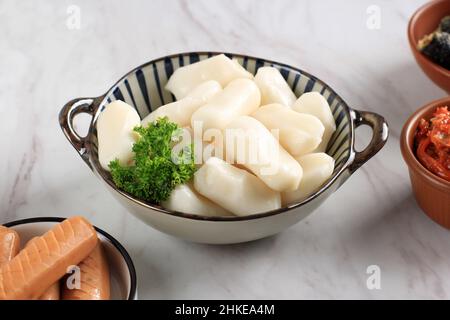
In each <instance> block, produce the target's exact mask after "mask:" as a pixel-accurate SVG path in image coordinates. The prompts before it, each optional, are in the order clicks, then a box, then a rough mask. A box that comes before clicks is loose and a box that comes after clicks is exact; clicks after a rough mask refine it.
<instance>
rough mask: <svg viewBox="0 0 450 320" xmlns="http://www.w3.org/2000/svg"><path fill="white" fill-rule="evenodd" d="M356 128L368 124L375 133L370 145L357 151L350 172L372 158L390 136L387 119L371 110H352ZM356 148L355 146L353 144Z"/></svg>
mask: <svg viewBox="0 0 450 320" xmlns="http://www.w3.org/2000/svg"><path fill="white" fill-rule="evenodd" d="M352 118H353V124H354V128H355V129H356V128H357V127H359V126H361V125H368V126H370V127H371V128H372V131H373V135H372V140H370V142H369V145H368V146H367V147H366V148H365V149H364V150H362V151H359V152H357V151H355V159H354V160H353V163H352V164H351V165H350V167H349V169H350V172H351V173H353V172H355V171H356V170H357V169H358V168H359V167H361V166H362V165H363V164H364V163H365V162H366V161H367V160H369V159H370V158H372V157H373V156H374V155H375V154H376V153H377V152H378V151H380V150H381V148H383V146H384V145H385V144H386V142H387V140H388V137H389V127H388V124H387V122H386V120H385V119H384V118H383V117H382V116H380V115H379V114H376V113H373V112H369V111H359V110H352ZM352 148H353V149H354V146H352Z"/></svg>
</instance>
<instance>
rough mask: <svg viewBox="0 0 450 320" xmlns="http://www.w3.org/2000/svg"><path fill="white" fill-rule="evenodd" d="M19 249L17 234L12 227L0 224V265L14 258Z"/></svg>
mask: <svg viewBox="0 0 450 320" xmlns="http://www.w3.org/2000/svg"><path fill="white" fill-rule="evenodd" d="M19 249H20V238H19V234H18V233H17V232H16V231H14V230H12V229H9V228H6V227H4V226H0V266H1V265H3V264H4V263H6V262H8V261H10V260H11V259H12V258H14V257H15V255H16V254H17V253H18V252H19Z"/></svg>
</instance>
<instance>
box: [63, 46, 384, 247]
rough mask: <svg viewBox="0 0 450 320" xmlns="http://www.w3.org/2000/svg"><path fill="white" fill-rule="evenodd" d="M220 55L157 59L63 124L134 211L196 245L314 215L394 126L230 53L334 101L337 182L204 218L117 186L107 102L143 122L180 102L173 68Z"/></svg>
mask: <svg viewBox="0 0 450 320" xmlns="http://www.w3.org/2000/svg"><path fill="white" fill-rule="evenodd" d="M215 54H217V53H213V52H192V53H183V54H176V55H171V56H167V57H163V58H159V59H156V60H153V61H150V62H148V63H145V64H143V65H141V66H139V67H137V68H135V69H133V70H132V71H130V72H129V73H127V74H126V75H125V76H124V77H122V78H121V79H120V80H119V81H118V82H116V84H114V86H113V87H112V88H111V89H109V90H108V92H106V93H105V94H104V95H102V96H100V97H96V98H78V99H74V100H72V101H70V102H68V103H67V104H66V105H65V106H64V107H63V109H62V110H61V112H60V116H59V121H60V125H61V128H62V130H63V132H64V134H65V135H66V137H67V139H68V140H69V141H70V143H71V144H72V145H73V146H74V148H75V149H76V150H77V152H78V153H79V154H80V156H81V157H82V159H83V160H84V161H85V162H86V163H87V165H88V166H89V167H90V168H91V170H92V171H93V172H94V173H95V174H96V175H97V176H98V177H99V178H100V180H101V181H103V182H104V184H105V186H106V187H107V188H108V190H109V191H110V192H111V193H112V194H113V195H114V196H115V197H116V199H118V201H119V202H120V203H122V205H124V206H125V207H126V208H127V209H128V211H129V212H131V213H132V214H134V215H135V216H136V217H138V218H139V219H141V220H142V221H144V222H145V223H147V224H149V225H151V226H153V227H155V228H156V229H158V230H160V231H162V232H165V233H168V234H171V235H174V236H177V237H180V238H183V239H186V240H189V241H194V242H202V243H211V244H225V243H238V242H245V241H251V240H255V239H260V238H264V237H267V236H270V235H273V234H276V233H278V232H280V231H282V230H284V229H285V228H287V227H289V226H291V225H293V224H295V223H296V222H298V221H300V220H301V219H303V218H305V217H306V216H307V215H308V214H310V213H311V212H312V211H313V210H314V209H315V208H317V207H318V206H319V205H320V204H321V203H322V202H323V201H324V200H325V199H326V198H327V197H328V196H329V195H330V194H332V193H333V192H334V191H336V190H337V189H338V188H339V186H341V185H342V184H343V183H344V182H345V181H346V180H347V179H348V178H349V177H350V175H352V174H353V173H354V172H355V171H356V170H357V169H358V168H359V167H360V166H361V165H362V164H364V163H365V162H366V161H367V160H369V159H370V158H371V157H372V156H373V155H375V154H376V153H377V152H378V151H379V150H380V149H381V148H382V147H383V146H384V144H385V143H386V141H387V138H388V126H387V123H386V122H385V120H384V119H383V117H381V116H380V115H377V114H375V113H372V112H367V111H358V110H354V109H351V108H350V107H349V106H348V105H347V104H346V103H345V101H344V100H343V99H342V98H341V97H340V96H338V95H337V94H336V92H335V91H334V90H333V89H332V88H331V87H329V86H328V85H327V84H326V83H325V82H323V81H322V80H320V79H318V78H316V77H314V76H313V75H311V74H309V73H307V72H304V71H302V70H300V69H297V68H294V67H291V66H288V65H285V64H282V63H278V62H274V61H268V60H264V59H259V58H254V57H249V56H244V55H238V54H226V55H227V56H228V57H230V58H235V59H237V60H238V61H239V62H240V63H241V65H242V66H244V68H245V69H247V70H248V71H249V72H251V73H253V74H255V73H256V70H258V68H259V67H262V66H273V67H275V68H278V69H279V70H280V72H281V74H282V75H283V77H284V78H285V79H286V81H287V82H288V84H289V85H290V86H291V88H292V90H293V91H294V93H295V94H296V96H300V95H301V94H303V93H304V92H310V91H317V92H320V93H321V94H322V95H323V96H324V97H325V98H326V99H327V100H328V103H329V104H330V107H331V109H332V112H333V116H334V118H335V121H336V126H337V130H336V132H335V133H334V135H333V136H332V138H331V140H330V143H329V145H328V147H327V153H328V154H329V155H330V156H332V157H333V158H334V159H335V161H336V165H335V170H334V173H333V175H332V177H331V178H330V179H329V180H328V181H327V182H326V183H325V184H324V185H323V186H322V187H321V188H320V190H318V191H317V192H316V193H314V194H313V195H311V196H310V197H309V198H307V199H305V200H304V201H302V202H300V203H296V204H292V205H289V206H287V207H284V208H281V209H278V210H274V211H270V212H264V213H260V214H255V215H251V216H245V217H205V216H198V215H193V214H187V213H183V212H176V211H170V210H166V209H164V208H162V207H161V206H159V205H156V204H153V203H149V202H145V201H142V200H139V199H136V198H134V197H133V196H131V195H130V194H127V193H126V192H124V191H121V190H119V189H117V188H116V186H115V185H114V182H113V181H112V179H111V176H110V174H109V173H108V172H106V171H105V170H103V169H102V168H101V166H100V163H99V161H98V154H97V132H96V122H97V119H98V116H99V114H100V113H101V112H102V111H103V109H104V108H105V106H106V105H107V104H108V103H110V102H112V101H114V100H122V101H125V102H126V103H128V104H130V105H131V106H133V107H134V108H135V109H136V111H137V112H138V113H139V115H140V116H141V118H144V117H145V116H146V115H147V114H148V113H150V112H151V111H153V110H155V109H157V108H158V107H160V106H162V105H164V104H167V103H170V102H172V101H174V100H175V98H174V96H173V95H172V94H170V93H169V92H168V91H166V90H164V87H165V85H166V83H167V80H168V79H169V77H170V76H171V75H172V73H173V72H174V70H176V69H177V68H179V67H181V66H184V65H187V64H192V63H195V62H197V61H199V60H203V59H206V58H208V57H211V56H213V55H215ZM80 113H87V114H89V115H91V116H92V121H91V125H90V129H89V133H88V135H87V136H86V137H84V138H82V137H80V136H79V135H78V134H77V133H76V132H75V130H74V128H73V119H74V117H75V116H76V115H77V114H80ZM363 124H364V125H369V126H370V127H372V129H373V136H372V140H371V142H370V143H369V145H368V146H367V147H366V149H364V150H363V151H360V152H356V151H355V149H354V141H355V128H356V127H358V126H360V125H363Z"/></svg>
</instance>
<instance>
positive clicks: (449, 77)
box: [408, 0, 450, 93]
mask: <svg viewBox="0 0 450 320" xmlns="http://www.w3.org/2000/svg"><path fill="white" fill-rule="evenodd" d="M447 15H450V1H449V0H435V1H429V2H427V3H426V4H425V5H424V6H422V7H421V8H419V9H418V10H417V11H416V12H415V13H414V15H413V16H412V17H411V19H410V21H409V25H408V40H409V45H410V47H411V50H412V52H413V54H414V57H415V58H416V61H417V63H418V64H419V66H420V67H421V68H422V70H423V72H425V74H426V75H427V76H428V77H429V78H430V79H431V80H432V81H433V82H434V83H435V84H437V85H438V86H439V87H441V88H442V89H444V90H445V91H447V92H448V93H450V70H447V69H445V68H444V67H441V66H440V65H438V64H436V63H434V62H433V61H431V60H430V59H428V57H426V56H425V55H424V54H422V52H420V50H419V49H417V43H418V42H419V40H420V39H422V38H423V37H424V36H426V35H427V34H430V33H432V32H433V31H435V30H436V29H437V27H438V26H439V23H440V21H441V19H442V18H443V17H445V16H447Z"/></svg>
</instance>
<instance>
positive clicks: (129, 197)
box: [86, 51, 356, 222]
mask: <svg viewBox="0 0 450 320" xmlns="http://www.w3.org/2000/svg"><path fill="white" fill-rule="evenodd" d="M191 54H197V55H212V56H214V55H218V54H225V55H231V56H233V58H242V59H244V58H247V59H251V60H255V61H258V60H260V61H264V62H266V63H269V64H275V65H277V66H280V67H284V68H287V69H291V70H293V71H295V72H299V73H301V74H302V75H304V76H306V77H308V78H310V79H313V80H314V81H315V82H317V83H319V84H320V85H322V86H324V87H326V88H327V89H328V90H329V91H330V92H331V94H333V95H335V97H337V98H338V99H340V101H341V102H342V106H343V109H344V112H345V113H346V114H347V116H348V118H349V130H350V150H349V155H348V157H347V159H346V161H345V163H343V164H342V168H341V169H340V170H339V171H338V172H336V173H334V174H333V176H332V177H331V178H329V179H328V180H327V181H326V183H324V184H323V185H322V186H321V188H320V189H319V190H317V191H316V192H315V193H313V194H312V195H310V196H309V197H308V198H306V199H304V200H302V201H301V202H296V203H293V204H289V205H288V206H284V207H281V208H279V209H275V210H270V211H265V212H262V213H256V214H250V215H247V216H202V215H197V214H191V213H185V212H180V211H175V210H169V209H165V208H163V207H162V206H159V205H155V204H152V203H150V202H147V201H144V200H140V199H137V198H135V197H133V196H132V195H130V194H128V193H127V192H125V191H123V190H120V189H119V188H117V187H116V186H115V184H114V183H113V182H112V180H111V179H106V178H105V177H104V174H105V173H104V170H103V169H102V168H101V166H100V164H99V162H98V159H94V158H93V156H92V152H91V149H92V137H93V135H94V128H95V126H94V125H93V124H94V123H96V121H97V118H98V115H99V114H100V112H98V110H96V111H95V114H94V115H93V118H92V122H91V125H90V128H89V132H88V135H87V136H86V151H87V154H88V156H89V162H90V163H91V165H92V167H91V169H92V170H93V171H94V173H95V174H96V175H99V176H100V178H101V180H102V181H104V182H105V183H106V184H107V185H108V186H109V187H110V188H112V189H113V190H114V191H116V192H117V193H118V194H119V195H121V196H123V197H125V198H126V199H127V200H130V201H132V202H134V203H136V204H137V205H140V206H143V207H144V208H145V209H149V210H154V211H157V212H159V213H164V214H168V215H171V216H175V217H178V218H185V219H191V220H200V221H209V222H235V221H248V220H256V219H262V218H266V217H270V216H275V215H278V214H281V213H284V212H287V211H291V210H293V209H296V208H298V207H300V206H303V205H305V204H307V203H310V202H312V201H313V200H315V199H316V198H317V197H319V196H320V195H321V194H323V193H324V192H325V191H326V190H327V189H328V188H329V187H331V186H332V185H333V184H334V183H335V182H336V181H337V180H338V179H339V177H340V176H341V175H342V174H343V173H344V172H345V171H347V170H348V169H349V167H350V166H351V164H352V163H353V160H354V159H355V154H356V152H355V148H354V143H355V118H356V116H355V114H354V113H355V111H354V109H352V108H350V107H349V106H348V104H347V103H346V102H345V100H344V99H343V98H342V97H341V96H340V95H338V94H337V93H336V91H335V90H334V89H333V88H332V87H331V86H330V85H328V84H327V83H325V82H324V81H323V80H321V79H319V78H317V77H316V76H314V75H312V74H310V73H309V72H306V71H304V70H302V69H299V68H296V67H293V66H291V65H288V64H285V63H280V62H277V61H273V60H269V59H264V58H258V57H254V56H250V55H246V54H236V53H231V52H218V51H191V52H181V53H175V54H170V55H166V56H162V57H159V58H156V59H152V60H150V61H148V62H145V63H143V64H141V65H139V66H137V67H135V68H133V69H131V70H130V71H128V72H127V73H125V74H124V75H123V76H122V77H120V79H119V80H118V81H116V82H115V83H114V84H113V85H112V86H111V87H110V88H109V89H108V90H107V91H106V92H105V93H104V94H103V95H101V96H99V97H97V98H95V99H96V100H98V101H99V103H98V105H99V106H100V105H102V103H103V102H104V101H105V99H106V97H107V96H108V94H110V93H111V92H113V91H114V89H115V88H116V87H117V86H118V85H120V83H121V82H122V81H124V80H125V79H126V78H127V77H128V76H130V75H132V74H133V73H135V72H136V71H137V70H139V69H142V68H144V67H146V66H148V65H151V64H154V63H157V62H159V61H164V60H165V59H170V58H174V57H178V56H180V55H183V56H186V55H187V56H188V55H191ZM95 160H96V161H95Z"/></svg>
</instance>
